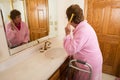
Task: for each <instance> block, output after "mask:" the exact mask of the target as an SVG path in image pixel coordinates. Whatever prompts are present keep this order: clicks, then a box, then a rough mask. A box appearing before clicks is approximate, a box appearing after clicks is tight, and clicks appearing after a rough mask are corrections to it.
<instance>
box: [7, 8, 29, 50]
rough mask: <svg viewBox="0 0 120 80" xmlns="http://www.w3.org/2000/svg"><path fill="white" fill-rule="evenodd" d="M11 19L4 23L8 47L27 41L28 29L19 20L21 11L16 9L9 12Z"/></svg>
mask: <svg viewBox="0 0 120 80" xmlns="http://www.w3.org/2000/svg"><path fill="white" fill-rule="evenodd" d="M10 18H11V21H10V22H9V23H8V24H7V25H6V36H7V40H8V44H9V47H10V48H12V47H15V46H18V45H21V44H24V43H27V42H28V41H29V29H28V27H27V25H26V24H25V23H24V22H22V21H21V13H20V12H19V11H18V10H15V9H14V10H12V11H11V12H10Z"/></svg>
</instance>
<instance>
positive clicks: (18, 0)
mask: <svg viewBox="0 0 120 80" xmlns="http://www.w3.org/2000/svg"><path fill="white" fill-rule="evenodd" d="M27 1H29V0H0V7H1V9H2V12H3V18H4V23H5V24H7V23H8V22H9V21H10V18H9V15H10V11H11V10H13V9H17V10H19V11H20V12H21V18H22V21H24V22H25V23H26V24H27V25H28V28H29V29H30V26H29V25H30V22H29V21H28V17H30V16H28V13H29V11H27V10H28V8H26V6H27V7H28V5H26V4H27V3H26V2H27ZM47 1H48V6H47V7H48V9H47V10H48V26H49V32H48V35H47V37H55V36H57V12H56V10H57V7H56V0H47ZM30 2H31V1H30ZM39 10H40V9H39ZM53 12H54V13H53ZM40 14H41V12H39V15H40ZM39 17H40V16H39ZM33 27H34V26H33ZM5 31H6V30H5ZM32 31H34V29H31V31H30V32H32ZM30 36H31V34H30ZM33 37H34V35H33ZM43 37H45V36H43ZM6 38H7V37H6ZM41 38H42V37H37V38H35V39H34V40H31V39H30V41H29V42H28V43H27V44H22V45H19V46H15V47H9V49H10V54H13V53H16V52H19V51H21V50H24V49H25V48H27V47H29V46H31V45H35V44H37V43H38V41H40V40H41Z"/></svg>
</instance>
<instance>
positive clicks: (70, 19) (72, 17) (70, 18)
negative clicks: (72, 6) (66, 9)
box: [69, 13, 74, 23]
mask: <svg viewBox="0 0 120 80" xmlns="http://www.w3.org/2000/svg"><path fill="white" fill-rule="evenodd" d="M73 16H74V14H73V13H72V15H71V17H70V20H69V23H71V21H72V19H73Z"/></svg>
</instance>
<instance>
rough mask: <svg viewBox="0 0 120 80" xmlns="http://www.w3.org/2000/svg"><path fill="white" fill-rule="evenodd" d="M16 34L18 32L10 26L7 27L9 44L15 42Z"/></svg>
mask: <svg viewBox="0 0 120 80" xmlns="http://www.w3.org/2000/svg"><path fill="white" fill-rule="evenodd" d="M16 33H17V31H16V30H12V29H11V26H10V24H8V25H6V37H7V40H8V42H9V43H10V42H11V41H13V40H14V38H15V35H16Z"/></svg>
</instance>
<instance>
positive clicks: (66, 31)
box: [65, 23, 71, 35]
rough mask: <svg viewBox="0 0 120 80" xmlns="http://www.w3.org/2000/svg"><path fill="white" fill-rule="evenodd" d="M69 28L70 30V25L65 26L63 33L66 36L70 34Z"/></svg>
mask: <svg viewBox="0 0 120 80" xmlns="http://www.w3.org/2000/svg"><path fill="white" fill-rule="evenodd" d="M70 31H71V28H70V23H68V24H67V26H66V27H65V33H66V35H68V34H70Z"/></svg>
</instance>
